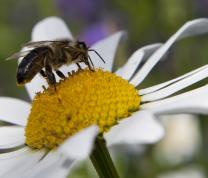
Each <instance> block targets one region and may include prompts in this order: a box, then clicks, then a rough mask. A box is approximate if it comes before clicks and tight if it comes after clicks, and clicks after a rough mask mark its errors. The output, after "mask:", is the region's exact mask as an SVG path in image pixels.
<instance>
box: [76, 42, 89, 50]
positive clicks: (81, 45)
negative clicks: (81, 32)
mask: <svg viewBox="0 0 208 178" xmlns="http://www.w3.org/2000/svg"><path fill="white" fill-rule="evenodd" d="M78 46H79V48H81V49H87V46H86V44H85V42H82V41H79V42H78Z"/></svg>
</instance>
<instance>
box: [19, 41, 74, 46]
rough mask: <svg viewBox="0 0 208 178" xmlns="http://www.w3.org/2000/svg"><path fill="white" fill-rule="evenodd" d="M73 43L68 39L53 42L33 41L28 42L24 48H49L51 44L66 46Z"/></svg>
mask: <svg viewBox="0 0 208 178" xmlns="http://www.w3.org/2000/svg"><path fill="white" fill-rule="evenodd" d="M70 42H71V41H70V40H68V39H61V40H52V41H33V42H28V43H26V44H24V45H23V47H29V48H31V47H41V46H48V45H51V44H56V45H66V44H68V43H70Z"/></svg>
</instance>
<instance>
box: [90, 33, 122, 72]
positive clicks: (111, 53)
mask: <svg viewBox="0 0 208 178" xmlns="http://www.w3.org/2000/svg"><path fill="white" fill-rule="evenodd" d="M124 35H125V32H123V31H121V32H117V33H115V34H113V35H111V36H110V37H108V38H105V39H103V40H101V41H98V42H97V43H95V44H94V45H93V46H92V47H91V49H94V50H95V51H97V52H98V53H99V54H100V56H101V57H102V58H103V59H104V60H105V64H104V63H103V62H102V60H101V59H100V58H99V56H98V55H97V54H95V53H94V52H92V51H91V52H89V55H90V57H91V59H92V62H93V64H94V65H95V67H100V68H103V69H105V70H109V71H112V68H113V63H114V58H115V54H116V50H117V47H118V44H119V42H120V40H121V38H122V37H123V36H124Z"/></svg>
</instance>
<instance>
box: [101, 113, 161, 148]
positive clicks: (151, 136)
mask: <svg viewBox="0 0 208 178" xmlns="http://www.w3.org/2000/svg"><path fill="white" fill-rule="evenodd" d="M163 135H164V129H163V127H162V126H161V125H160V124H159V122H158V121H156V120H155V117H154V115H153V114H151V113H150V112H146V111H138V112H136V113H134V114H133V115H132V116H131V117H130V118H127V119H124V120H122V121H120V122H119V124H118V125H116V126H114V127H113V128H111V130H110V131H109V132H107V133H106V134H105V138H106V140H107V144H108V145H109V146H111V145H116V144H150V143H154V142H157V141H158V140H160V139H161V138H162V137H163Z"/></svg>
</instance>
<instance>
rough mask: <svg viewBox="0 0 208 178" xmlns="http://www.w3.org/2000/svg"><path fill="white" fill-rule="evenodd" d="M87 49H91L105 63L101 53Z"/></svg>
mask: <svg viewBox="0 0 208 178" xmlns="http://www.w3.org/2000/svg"><path fill="white" fill-rule="evenodd" d="M88 51H93V52H94V53H95V54H97V55H98V57H99V58H100V59H101V60H102V61H103V63H104V64H105V60H104V59H103V58H102V57H101V55H100V54H99V53H98V52H97V51H95V50H94V49H89V50H88Z"/></svg>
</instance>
